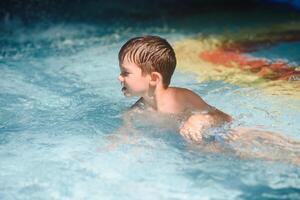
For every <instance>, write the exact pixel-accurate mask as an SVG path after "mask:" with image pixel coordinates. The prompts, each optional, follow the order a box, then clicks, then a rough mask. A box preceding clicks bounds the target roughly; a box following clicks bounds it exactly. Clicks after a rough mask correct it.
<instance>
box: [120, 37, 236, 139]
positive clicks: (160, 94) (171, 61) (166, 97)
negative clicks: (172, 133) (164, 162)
mask: <svg viewBox="0 0 300 200" xmlns="http://www.w3.org/2000/svg"><path fill="white" fill-rule="evenodd" d="M119 64H120V69H121V74H120V75H119V81H120V82H121V84H122V86H123V87H122V92H123V93H124V95H125V96H139V97H141V98H140V99H139V100H138V101H137V102H136V103H135V104H134V105H133V106H132V109H146V110H152V111H157V112H161V113H171V114H176V115H189V116H190V117H189V118H188V120H187V121H186V122H185V123H184V125H183V126H182V127H181V128H180V134H181V135H182V136H184V137H185V138H187V139H190V140H193V141H195V142H201V139H202V135H201V134H202V133H203V132H204V131H205V130H206V129H208V128H211V127H214V126H218V125H221V124H223V123H225V122H230V121H231V120H232V118H231V117H230V116H229V115H227V114H225V113H224V112H222V111H220V110H218V109H216V108H214V107H212V106H210V105H208V104H207V103H206V102H204V101H203V100H202V99H201V97H200V96H198V95H197V94H196V93H194V92H192V91H190V90H188V89H184V88H178V87H169V84H170V81H171V77H172V75H173V72H174V70H175V67H176V57H175V52H174V50H173V48H172V47H171V45H170V44H169V43H168V42H167V41H166V40H165V39H163V38H160V37H158V36H144V37H136V38H132V39H131V40H129V41H128V42H126V43H125V44H124V45H123V46H122V48H121V50H120V52H119ZM192 113H195V114H192Z"/></svg>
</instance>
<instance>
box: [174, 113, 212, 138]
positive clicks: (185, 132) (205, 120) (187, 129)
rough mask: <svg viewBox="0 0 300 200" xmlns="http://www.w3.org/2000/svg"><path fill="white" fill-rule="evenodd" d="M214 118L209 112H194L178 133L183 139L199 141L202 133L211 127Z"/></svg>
mask: <svg viewBox="0 0 300 200" xmlns="http://www.w3.org/2000/svg"><path fill="white" fill-rule="evenodd" d="M214 124H215V119H214V118H213V116H211V115H210V114H195V115H192V116H190V117H189V118H188V120H187V121H186V122H184V124H183V125H182V126H181V128H180V129H179V132H180V135H182V136H183V137H184V138H185V139H187V140H191V141H193V142H196V143H201V142H202V138H203V133H204V132H205V131H206V130H207V129H209V128H211V127H213V126H214Z"/></svg>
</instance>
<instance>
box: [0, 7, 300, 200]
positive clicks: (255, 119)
mask: <svg viewBox="0 0 300 200" xmlns="http://www.w3.org/2000/svg"><path fill="white" fill-rule="evenodd" d="M256 14H257V16H256V17H253V21H251V17H249V15H248V14H247V13H246V14H245V13H244V14H243V12H237V13H227V12H223V13H222V12H220V13H209V12H208V13H201V14H191V15H183V16H177V15H175V16H165V15H163V14H162V15H161V16H156V18H153V19H148V18H147V19H143V20H141V19H139V18H134V17H133V18H125V19H121V18H120V19H118V20H105V19H100V20H95V21H88V20H73V21H68V20H47V19H46V20H44V21H34V22H32V23H31V24H30V23H29V24H28V23H27V24H26V23H23V22H22V19H19V18H11V17H6V18H5V19H3V20H2V24H1V27H2V28H1V30H2V31H1V33H0V43H1V47H0V48H1V49H0V199H22V200H23V199H189V200H192V199H300V167H299V166H295V165H292V164H289V163H284V162H272V161H264V160H259V159H240V158H238V157H235V156H234V155H225V154H222V153H219V154H213V153H206V152H202V151H199V150H197V148H194V147H193V145H191V144H189V143H187V142H186V141H184V140H183V139H182V138H181V137H180V135H179V134H178V133H177V132H176V127H174V126H176V125H174V126H164V125H163V124H164V122H165V121H164V120H167V119H165V118H163V117H162V116H161V118H160V116H158V118H157V116H153V119H151V118H150V119H149V118H148V117H147V116H146V117H145V116H140V117H139V116H138V117H137V118H138V120H137V122H136V124H135V130H127V131H128V132H129V133H133V132H134V133H133V134H132V135H131V136H129V141H124V142H121V143H120V144H119V145H118V146H117V147H115V148H107V146H109V145H110V144H111V143H112V140H111V138H112V136H115V137H117V138H118V135H117V134H116V133H114V132H115V131H116V130H117V128H118V127H120V126H121V125H122V113H124V111H125V110H126V109H127V108H128V107H129V106H130V105H131V104H132V103H133V102H134V101H135V100H136V99H135V98H132V99H128V98H125V97H123V94H122V92H121V87H120V83H119V82H118V80H117V76H118V74H119V67H118V59H117V53H118V50H119V48H120V46H121V45H122V44H123V43H124V42H125V41H127V40H128V39H129V38H130V37H133V36H137V35H144V34H156V35H160V36H162V37H165V38H167V39H168V40H169V41H170V42H171V43H172V44H174V45H176V43H178V42H181V41H184V40H186V39H188V38H192V37H195V36H199V35H201V34H204V33H205V34H217V35H220V34H223V33H224V32H226V30H228V29H230V30H236V31H240V30H242V29H243V28H249V27H266V26H269V25H270V26H271V25H272V24H273V23H274V24H281V23H288V22H289V20H290V21H291V20H292V21H297V20H298V21H297V22H299V20H300V14H299V16H298V15H297V14H295V13H294V15H295V16H296V17H295V16H293V17H291V18H292V19H291V18H290V17H289V16H288V15H286V13H284V11H282V12H275V11H274V13H273V12H271V11H268V12H265V13H264V14H262V13H261V12H260V11H257V13H256ZM137 15H138V14H137ZM260 15H261V18H260ZM283 16H285V17H283ZM260 19H262V20H260ZM285 20H286V21H285ZM289 51H291V52H290V53H289ZM295 52H297V53H295ZM299 52H300V43H299V42H293V43H283V44H280V45H279V46H274V47H272V48H269V49H264V50H260V51H257V52H255V53H253V55H258V56H263V57H268V58H271V59H272V58H274V59H275V58H277V56H278V55H280V57H284V58H285V59H288V60H290V61H292V62H294V63H297V64H298V65H299V63H300V54H299ZM199 76H200V78H199ZM199 80H202V79H201V74H200V75H199V74H197V75H196V74H194V73H193V72H192V71H185V70H182V68H180V66H179V67H178V70H177V71H176V73H175V75H174V77H173V81H172V85H176V86H180V87H187V88H190V89H192V90H193V91H195V92H197V93H198V94H199V95H201V96H202V97H203V99H205V100H206V101H207V102H208V103H209V104H212V105H214V106H216V107H217V108H220V109H221V110H224V111H225V112H227V113H230V114H231V115H233V116H234V118H236V119H237V121H236V122H235V123H236V124H240V125H242V126H248V127H260V128H262V129H264V130H270V131H274V132H279V133H282V134H284V135H287V136H290V137H293V138H297V139H300V135H299V134H300V123H299V121H300V115H299V111H300V99H299V98H293V94H290V95H286V94H283V95H281V94H280V93H276V94H275V95H274V94H272V93H269V92H267V91H266V90H265V89H264V88H261V87H255V86H251V85H248V86H245V85H238V84H232V83H228V82H225V81H222V80H217V79H216V80H213V79H211V80H206V81H202V82H200V81H199ZM298 91H299V90H295V92H298ZM283 93H284V91H283ZM295 96H299V95H295ZM152 120H153V121H152Z"/></svg>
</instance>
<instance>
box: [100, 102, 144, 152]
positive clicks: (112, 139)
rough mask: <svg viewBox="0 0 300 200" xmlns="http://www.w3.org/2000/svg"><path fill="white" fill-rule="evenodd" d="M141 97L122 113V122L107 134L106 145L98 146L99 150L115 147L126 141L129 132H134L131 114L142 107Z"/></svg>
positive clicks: (108, 149)
mask: <svg viewBox="0 0 300 200" xmlns="http://www.w3.org/2000/svg"><path fill="white" fill-rule="evenodd" d="M142 105H143V99H142V98H140V99H139V100H138V101H137V102H135V103H134V104H133V105H132V106H131V107H130V109H129V110H128V111H126V112H125V113H123V114H122V118H123V123H122V126H121V127H119V128H118V129H117V130H116V131H114V132H113V133H111V134H109V136H108V143H109V144H108V145H106V146H105V147H102V148H99V149H98V150H99V151H110V150H113V149H116V148H117V147H118V146H119V145H120V144H124V143H128V141H129V134H130V133H132V132H134V128H133V125H132V119H131V116H132V115H133V114H134V112H136V111H138V110H140V109H142V107H141V106H142Z"/></svg>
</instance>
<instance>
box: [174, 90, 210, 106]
mask: <svg viewBox="0 0 300 200" xmlns="http://www.w3.org/2000/svg"><path fill="white" fill-rule="evenodd" d="M171 89H172V90H174V91H173V93H174V95H175V98H176V99H177V100H178V101H179V102H180V103H182V104H185V106H186V107H187V108H192V109H200V110H203V109H206V108H207V107H208V106H209V105H208V104H207V103H206V102H205V101H204V100H203V99H202V98H201V97H200V96H199V95H198V94H196V93H195V92H193V91H192V90H189V89H187V88H180V87H172V88H171Z"/></svg>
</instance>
